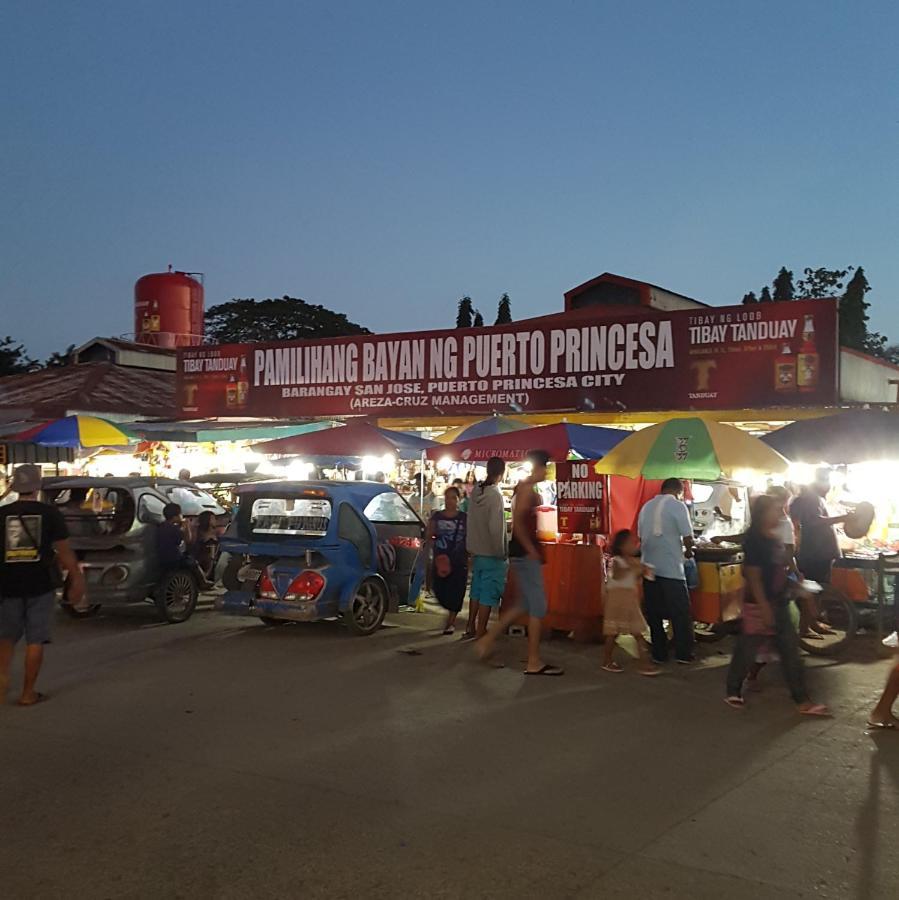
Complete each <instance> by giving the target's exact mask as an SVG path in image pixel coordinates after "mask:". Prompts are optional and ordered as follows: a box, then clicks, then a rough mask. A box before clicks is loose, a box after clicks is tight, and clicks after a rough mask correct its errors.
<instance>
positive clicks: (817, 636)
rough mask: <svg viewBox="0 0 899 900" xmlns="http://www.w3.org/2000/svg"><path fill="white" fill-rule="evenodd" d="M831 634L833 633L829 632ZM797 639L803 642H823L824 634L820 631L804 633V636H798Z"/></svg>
mask: <svg viewBox="0 0 899 900" xmlns="http://www.w3.org/2000/svg"><path fill="white" fill-rule="evenodd" d="M830 633H831V634H833V632H830ZM799 637H801V638H802V640H804V641H823V640H824V633H823V632H820V631H806V632H805V634H800V635H799Z"/></svg>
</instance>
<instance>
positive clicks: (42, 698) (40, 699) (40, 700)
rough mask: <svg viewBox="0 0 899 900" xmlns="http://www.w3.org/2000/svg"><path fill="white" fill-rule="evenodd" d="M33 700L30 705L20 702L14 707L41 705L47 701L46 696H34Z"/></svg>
mask: <svg viewBox="0 0 899 900" xmlns="http://www.w3.org/2000/svg"><path fill="white" fill-rule="evenodd" d="M34 696H35V699H34V700H32V701H31V703H23V702H22V701H21V700H19V701H18V703H16V706H37V705H38V703H43V702H44V701H45V700H46V699H47V695H46V694H40V693H38V694H35V695H34Z"/></svg>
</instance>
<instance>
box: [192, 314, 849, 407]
mask: <svg viewBox="0 0 899 900" xmlns="http://www.w3.org/2000/svg"><path fill="white" fill-rule="evenodd" d="M603 313H604V314H603ZM603 313H597V314H596V315H595V316H594V315H592V314H591V313H590V312H589V311H588V312H585V313H583V314H581V315H571V314H565V315H564V316H557V317H555V316H554V317H551V318H549V319H538V320H533V321H531V322H528V321H524V322H518V323H515V324H512V325H506V326H494V327H492V328H481V329H453V330H444V331H429V332H415V333H407V334H388V335H364V336H355V337H346V338H333V339H323V340H317V341H294V342H283V343H259V344H228V345H221V346H201V347H190V348H182V349H179V351H178V398H179V408H180V409H181V412H182V414H183V415H184V416H196V415H203V416H241V415H248V414H251V415H253V416H275V417H281V418H298V417H328V416H348V415H377V416H381V417H391V416H403V417H409V416H415V415H421V416H435V415H443V414H454V415H458V414H464V415H478V414H493V413H509V414H512V415H514V414H516V413H521V412H524V411H531V412H537V411H565V410H571V411H575V410H580V411H592V410H653V409H732V408H740V407H747V408H749V407H755V408H759V407H770V406H796V405H809V406H813V405H827V404H831V403H834V402H835V401H836V396H837V360H838V357H837V307H836V302H835V301H832V300H809V301H791V302H789V303H764V304H756V305H753V306H725V307H708V308H696V309H688V310H675V311H671V312H661V311H657V310H653V311H646V310H643V311H641V312H634V313H627V314H622V315H620V316H617V315H616V316H615V317H610V316H609V314H608V310H604V311H603Z"/></svg>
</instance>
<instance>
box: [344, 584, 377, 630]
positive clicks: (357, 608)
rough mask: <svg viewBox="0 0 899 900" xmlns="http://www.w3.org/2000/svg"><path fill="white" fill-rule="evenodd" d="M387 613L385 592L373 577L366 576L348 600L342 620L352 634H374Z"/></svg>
mask: <svg viewBox="0 0 899 900" xmlns="http://www.w3.org/2000/svg"><path fill="white" fill-rule="evenodd" d="M386 615H387V592H386V591H385V590H384V587H383V585H382V584H381V583H380V582H379V581H378V580H377V579H375V578H366V579H365V581H363V582H362V583H361V584H360V585H359V587H358V588H356V593H355V594H354V596H353V599H352V601H351V602H350V608H349V609H348V610H347V611H346V612H345V613H344V616H343V618H344V621H345V622H346V623H347V625H348V626H349V629H350V631H352V632H353V634H360V635H366V634H374V632H376V631H377V630H378V629H379V628H380V627H381V623H382V622H383V621H384V616H386Z"/></svg>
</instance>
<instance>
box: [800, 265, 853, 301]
mask: <svg viewBox="0 0 899 900" xmlns="http://www.w3.org/2000/svg"><path fill="white" fill-rule="evenodd" d="M802 271H803V274H804V275H805V277H804V278H800V279H799V282H798V283H797V285H796V288H797V290H798V291H799V294H798V299H800V300H821V299H823V298H824V297H838V296H839V295H840V294H841V293H842V292H843V279H844V278H845V277H846V276H847V275H848V274H849V273H850V272H851V271H852V267H851V266H850V267H849V268H848V269H803V270H802Z"/></svg>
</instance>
